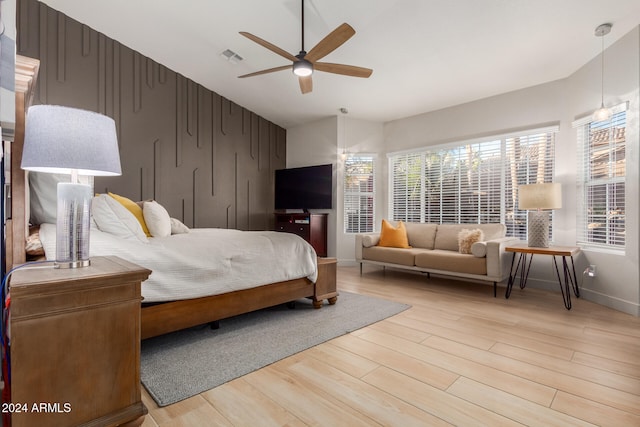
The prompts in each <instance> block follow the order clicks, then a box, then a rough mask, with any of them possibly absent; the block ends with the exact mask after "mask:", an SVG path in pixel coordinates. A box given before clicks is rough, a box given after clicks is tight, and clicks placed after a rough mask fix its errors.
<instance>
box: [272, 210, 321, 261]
mask: <svg viewBox="0 0 640 427" xmlns="http://www.w3.org/2000/svg"><path fill="white" fill-rule="evenodd" d="M275 217H276V231H283V232H286V233H293V234H297V235H298V236H300V237H302V238H303V239H304V240H306V241H307V242H309V243H310V244H311V246H313V249H315V251H316V254H317V255H318V256H320V257H326V256H327V214H312V213H276V214H275Z"/></svg>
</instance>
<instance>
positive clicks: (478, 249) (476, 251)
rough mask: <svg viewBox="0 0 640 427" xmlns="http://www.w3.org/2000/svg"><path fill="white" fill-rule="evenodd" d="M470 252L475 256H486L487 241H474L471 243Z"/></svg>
mask: <svg viewBox="0 0 640 427" xmlns="http://www.w3.org/2000/svg"><path fill="white" fill-rule="evenodd" d="M471 254H472V255H473V256H474V257H476V258H484V257H486V256H487V242H475V243H474V244H473V245H471Z"/></svg>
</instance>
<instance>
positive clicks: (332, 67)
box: [313, 62, 373, 78]
mask: <svg viewBox="0 0 640 427" xmlns="http://www.w3.org/2000/svg"><path fill="white" fill-rule="evenodd" d="M313 68H314V69H315V70H317V71H324V72H325V73H333V74H343V75H345V76H351V77H364V78H367V77H369V76H370V75H371V73H373V70H372V69H371V68H364V67H356V66H355V65H345V64H332V63H330V62H316V63H315V64H313Z"/></svg>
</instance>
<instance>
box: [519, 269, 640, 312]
mask: <svg viewBox="0 0 640 427" xmlns="http://www.w3.org/2000/svg"><path fill="white" fill-rule="evenodd" d="M577 279H578V287H579V288H580V298H581V299H585V300H586V301H590V302H593V303H596V304H600V305H604V306H605V307H609V308H612V309H614V310H617V311H621V312H623V313H627V314H631V315H633V316H636V317H640V305H639V304H637V303H635V302H632V301H626V300H622V299H620V298H616V297H612V296H611V295H606V294H603V293H600V292H596V291H593V290H591V289H585V288H583V287H582V282H581V281H580V277H578V278H577ZM516 283H517V282H516ZM527 287H532V288H535V289H543V290H546V291H551V292H558V293H560V286H559V285H558V282H557V281H550V280H540V279H534V278H532V277H529V279H528V280H527ZM571 298H572V300H574V299H575V296H574V295H573V293H572V294H571Z"/></svg>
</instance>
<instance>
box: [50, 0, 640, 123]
mask: <svg viewBox="0 0 640 427" xmlns="http://www.w3.org/2000/svg"><path fill="white" fill-rule="evenodd" d="M44 3H46V4H48V5H49V6H51V7H52V8H54V9H56V10H59V11H61V12H63V13H65V14H67V15H68V16H70V17H72V18H74V19H76V20H78V21H80V22H83V23H85V24H87V25H89V26H90V27H92V28H94V29H96V30H97V31H99V32H102V33H104V34H106V35H107V36H109V37H111V38H113V39H115V40H118V41H119V42H121V43H122V44H124V45H126V46H128V47H130V48H132V49H134V50H137V51H139V52H140V53H142V54H143V55H146V56H148V57H150V58H152V59H154V60H155V61H157V62H159V63H161V64H163V65H165V66H167V67H169V68H170V69H173V70H174V71H177V72H179V73H181V74H182V75H184V76H186V77H188V78H190V79H192V80H194V81H195V82H197V83H199V84H201V85H203V86H204V87H206V88H208V89H211V90H212V91H214V92H216V93H218V94H220V95H222V96H224V97H226V98H228V99H230V100H232V101H234V102H236V103H237V104H239V105H241V106H243V107H245V108H248V109H249V110H251V111H254V112H255V113H257V114H259V115H261V116H263V117H265V118H267V119H268V120H271V121H273V122H275V123H277V124H279V125H280V126H283V127H285V128H289V127H293V126H297V125H300V124H303V123H306V122H309V121H313V120H317V119H320V118H324V117H327V116H335V115H340V114H341V113H340V111H339V110H340V108H341V107H345V108H347V109H348V110H349V117H352V118H357V119H364V120H369V121H375V122H386V121H390V120H394V119H398V118H402V117H408V116H412V115H416V114H420V113H424V112H428V111H433V110H438V109H441V108H444V107H448V106H452V105H457V104H461V103H465V102H469V101H473V100H476V99H480V98H485V97H488V96H492V95H497V94H500V93H505V92H509V91H513V90H517V89H521V88H524V87H529V86H534V85H537V84H541V83H545V82H549V81H553V80H557V79H561V78H564V77H567V76H569V75H570V74H571V73H573V72H574V71H576V70H577V69H578V68H580V67H581V66H582V65H584V64H585V63H587V62H588V61H589V60H591V59H593V58H594V57H596V56H597V55H598V54H599V53H600V49H601V44H600V43H601V39H599V38H597V37H595V35H594V30H595V28H596V27H597V26H598V25H599V24H602V23H605V22H610V23H612V24H613V29H612V31H611V33H610V34H609V35H607V36H606V37H605V39H604V41H605V46H609V45H610V44H612V43H613V42H614V41H615V40H617V39H619V38H620V37H622V36H624V35H625V34H626V33H627V32H628V31H630V30H631V29H633V28H634V27H635V26H637V25H639V24H640V0H375V1H372V0H305V46H304V47H305V49H306V50H307V51H309V50H310V49H311V47H313V46H314V45H315V44H316V43H317V42H318V41H320V40H321V39H322V38H323V37H324V36H325V35H327V34H328V33H329V32H331V31H332V30H333V29H335V28H336V27H337V26H338V25H340V24H341V23H343V22H347V23H349V24H350V25H351V26H352V27H353V28H354V29H355V30H356V34H355V35H354V36H353V37H352V38H351V39H350V40H348V41H347V42H346V43H345V44H343V45H342V46H341V47H340V48H338V49H337V50H336V51H334V52H332V53H331V54H329V55H328V56H326V57H325V58H324V59H323V61H326V62H334V63H345V64H350V65H357V66H362V67H367V68H372V69H373V74H372V76H371V77H370V78H368V79H361V78H354V77H347V76H339V75H333V74H327V73H322V72H316V73H314V75H313V84H314V88H313V92H312V93H309V94H306V95H302V94H301V93H300V88H299V86H298V82H297V78H296V77H295V76H294V75H292V73H291V72H290V71H288V70H287V71H280V72H276V73H272V74H265V75H261V76H257V77H251V78H245V79H239V78H237V76H239V75H242V74H246V73H251V72H254V71H259V70H262V69H265V68H271V67H276V66H280V65H287V60H286V59H284V58H281V57H280V56H278V55H276V54H275V53H273V52H271V51H269V50H267V49H265V48H263V47H261V46H259V45H257V44H255V43H254V42H252V41H251V40H249V39H247V38H245V37H243V36H241V35H240V34H238V32H239V31H247V32H250V33H252V34H254V35H256V36H258V37H261V38H262V39H265V40H267V41H269V42H271V43H273V44H275V45H277V46H279V47H281V48H282V49H284V50H286V51H288V52H290V53H292V54H294V55H295V54H297V53H298V51H299V50H300V48H301V28H300V26H301V20H300V9H301V6H300V0H226V1H223V0H181V1H177V0H173V1H168V0H103V1H86V0H44ZM226 49H231V50H233V51H234V52H236V53H237V54H238V55H240V56H241V57H243V58H244V60H243V61H241V62H240V63H238V64H232V63H230V62H228V61H226V60H225V59H223V57H222V56H221V55H220V54H221V53H222V52H223V51H224V50H226ZM605 72H606V71H605Z"/></svg>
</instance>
